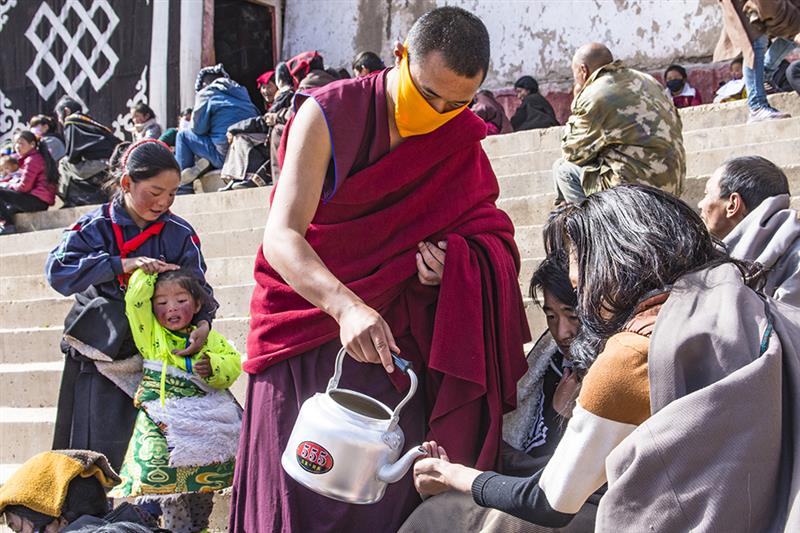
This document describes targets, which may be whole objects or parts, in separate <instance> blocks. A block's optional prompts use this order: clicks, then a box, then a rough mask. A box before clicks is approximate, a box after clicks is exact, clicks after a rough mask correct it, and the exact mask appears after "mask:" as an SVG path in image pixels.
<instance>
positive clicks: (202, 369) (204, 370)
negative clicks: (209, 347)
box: [194, 355, 213, 379]
mask: <svg viewBox="0 0 800 533" xmlns="http://www.w3.org/2000/svg"><path fill="white" fill-rule="evenodd" d="M194 371H195V373H196V374H197V375H198V376H200V377H201V378H203V379H205V378H207V377H209V376H211V374H212V373H213V372H212V370H211V358H210V357H209V356H208V355H203V356H201V357H200V359H198V360H197V362H196V363H195V364H194Z"/></svg>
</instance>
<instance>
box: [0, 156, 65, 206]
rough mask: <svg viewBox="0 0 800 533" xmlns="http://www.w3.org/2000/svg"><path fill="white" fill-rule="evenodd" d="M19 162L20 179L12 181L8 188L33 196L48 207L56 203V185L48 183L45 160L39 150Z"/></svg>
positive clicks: (23, 157) (19, 158) (21, 158)
mask: <svg viewBox="0 0 800 533" xmlns="http://www.w3.org/2000/svg"><path fill="white" fill-rule="evenodd" d="M17 160H18V161H19V177H18V178H17V179H15V180H13V181H11V182H10V183H9V184H8V185H6V188H8V189H10V190H12V191H17V192H26V193H28V194H32V195H33V196H35V197H36V198H38V199H39V200H41V201H43V202H45V203H46V204H47V205H53V204H54V203H55V202H56V184H55V183H50V182H49V181H47V174H46V173H45V165H44V158H43V157H42V154H40V153H39V151H38V150H36V149H33V150H31V151H30V152H28V153H27V154H25V155H23V156H19V157H18V158H17Z"/></svg>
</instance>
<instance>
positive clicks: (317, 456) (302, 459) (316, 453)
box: [296, 440, 333, 474]
mask: <svg viewBox="0 0 800 533" xmlns="http://www.w3.org/2000/svg"><path fill="white" fill-rule="evenodd" d="M296 456H297V464H299V465H300V468H302V469H303V470H305V471H306V472H310V473H312V474H325V473H326V472H330V471H331V468H333V456H332V455H331V453H330V452H329V451H328V450H326V449H325V448H323V447H322V446H320V445H319V444H317V443H316V442H311V441H310V440H304V441H303V442H301V443H300V444H299V445H298V446H297V451H296Z"/></svg>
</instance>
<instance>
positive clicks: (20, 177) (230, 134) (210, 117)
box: [0, 0, 800, 234]
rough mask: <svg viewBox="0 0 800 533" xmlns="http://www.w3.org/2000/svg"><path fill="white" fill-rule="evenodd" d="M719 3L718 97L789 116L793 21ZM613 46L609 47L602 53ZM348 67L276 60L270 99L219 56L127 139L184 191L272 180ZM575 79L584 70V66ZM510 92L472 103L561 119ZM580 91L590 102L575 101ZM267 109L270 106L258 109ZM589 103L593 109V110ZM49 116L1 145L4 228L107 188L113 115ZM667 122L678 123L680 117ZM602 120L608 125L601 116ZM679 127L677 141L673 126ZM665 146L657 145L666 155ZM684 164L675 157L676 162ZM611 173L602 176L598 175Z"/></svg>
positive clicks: (799, 84) (591, 186)
mask: <svg viewBox="0 0 800 533" xmlns="http://www.w3.org/2000/svg"><path fill="white" fill-rule="evenodd" d="M721 3H722V6H723V13H724V21H725V24H724V31H723V32H722V35H721V37H720V42H719V44H718V46H717V50H716V51H715V59H717V60H724V59H730V58H731V57H732V59H731V60H730V79H728V80H727V81H725V82H720V86H719V89H718V90H717V92H716V94H715V95H714V102H730V101H734V100H739V99H747V102H748V105H749V109H750V119H749V120H750V121H760V120H769V119H778V118H784V117H787V116H788V114H786V113H783V112H780V111H778V110H775V109H773V108H772V107H770V106H769V104H768V102H767V98H766V96H767V94H768V93H772V92H778V91H792V90H795V91H797V92H798V93H799V94H800V61H795V62H793V63H791V64H790V63H788V62H787V61H786V60H785V59H784V58H785V57H786V56H787V55H788V54H789V53H790V52H791V51H792V50H793V49H794V48H795V46H796V41H795V38H794V37H793V36H792V32H794V31H795V28H794V27H793V25H796V24H797V22H796V21H794V20H793V19H792V18H791V16H790V15H787V14H785V13H784V12H783V11H781V10H780V8H779V7H776V6H774V5H771V4H769V3H768V2H767V3H766V4H765V5H764V6H761V5H760V2H749V3H747V4H742V5H740V3H738V2H736V1H733V0H723V1H722V2H721ZM754 6H755V7H754ZM611 57H612V56H611V52H610V51H609V52H608V54H607V55H606V59H608V58H611ZM611 62H612V61H610V60H609V61H606V62H605V63H604V64H602V65H591V66H592V67H593V68H592V69H591V72H592V73H593V72H594V71H596V70H597V69H599V68H600V67H605V68H604V69H603V71H604V74H605V73H607V72H608V71H610V70H611V69H612V67H610V66H608V67H606V64H607V63H611ZM572 66H573V71H574V72H573V73H574V74H576V71H575V68H578V69H580V68H581V65H575V64H574V63H573V65H572ZM584 66H589V65H584ZM351 68H352V73H353V75H354V76H355V77H356V78H361V77H366V76H369V75H371V74H373V73H375V72H380V71H382V70H384V69H385V68H386V64H385V63H384V61H383V59H381V58H380V56H378V55H377V54H376V53H374V52H370V51H365V52H362V53H360V54H358V56H356V58H355V59H354V60H353V62H352V65H351ZM577 72H580V71H577ZM626 72H627V73H629V74H631V73H634V72H636V71H633V70H631V69H627V68H624V70H623V71H621V72H620V73H618V74H616V75H615V77H617V78H618V77H620V76H622V75H623V73H626ZM637 74H639V73H637ZM602 76H603V74H601V75H599V76H598V77H602ZM349 78H351V74H350V72H348V70H347V69H345V68H339V69H337V68H331V67H329V68H325V64H324V61H323V57H322V56H321V55H320V54H319V53H318V52H314V51H312V52H304V53H301V54H299V55H297V56H295V57H293V58H291V59H289V60H287V61H286V62H282V63H279V64H278V65H276V66H275V68H274V69H273V70H269V71H267V72H264V74H262V75H261V76H259V77H258V78H257V80H256V83H257V86H258V89H259V93H260V94H261V97H262V98H263V102H255V103H254V102H252V101H251V99H250V96H249V94H248V92H247V90H246V89H245V87H243V86H242V85H240V84H239V83H237V82H236V81H234V80H232V79H231V78H230V76H229V75H228V74H227V72H226V71H225V69H224V67H223V66H222V65H221V64H218V65H213V66H210V67H206V68H203V69H202V70H201V71H200V72H199V73H198V75H197V80H196V82H195V92H196V97H195V102H194V107H193V108H187V109H186V110H183V111H181V113H180V114H179V115H178V117H177V126H176V127H171V128H168V129H164V128H163V127H162V124H161V123H160V122H159V117H156V114H155V112H154V111H153V109H152V108H150V107H149V106H148V105H147V104H146V103H144V102H138V103H136V104H135V105H133V106H132V107H131V108H130V109H129V113H130V123H129V124H128V125H126V127H125V132H126V135H127V136H128V137H129V139H125V140H126V141H127V140H129V141H131V142H136V141H139V140H142V139H160V140H161V141H163V142H165V143H166V144H167V145H169V146H170V147H171V148H172V149H173V151H174V152H175V156H176V158H177V160H178V164H179V165H180V168H181V187H180V188H179V190H178V194H193V193H194V192H195V189H196V187H195V182H196V181H197V180H198V179H199V178H201V177H202V176H204V175H205V174H206V173H208V172H210V171H213V170H217V171H219V172H220V177H221V179H222V180H223V181H224V182H226V183H227V184H226V185H225V187H223V188H222V190H225V191H227V190H239V189H248V188H254V187H262V186H267V185H271V184H272V183H274V182H275V181H276V180H277V178H278V176H279V174H280V157H279V155H278V153H279V148H280V143H281V139H282V136H283V131H284V129H285V127H286V124H287V122H288V121H289V119H290V118H291V116H292V115H293V113H294V106H293V98H294V95H295V93H296V92H298V91H300V92H303V91H307V90H309V89H312V88H318V87H322V86H324V85H326V84H328V83H331V82H333V81H336V80H339V79H349ZM575 79H576V80H578V77H577V76H576V78H575ZM641 79H642V80H643V82H642V83H644V84H645V85H646V86H647V87H648V93H649V94H650V100H652V101H656V100H660V99H659V98H658V97H657V96H656V95H655V92H656V90H657V89H660V90H662V91H663V93H664V94H665V95H666V97H667V100H671V101H672V103H673V104H674V107H675V108H683V107H691V106H696V105H700V104H702V103H703V98H702V96H701V94H700V91H698V90H697V89H696V88H695V87H693V86H692V84H691V83H690V79H689V72H688V71H687V69H686V68H684V67H683V66H681V65H679V64H673V65H670V66H669V67H667V68H666V70H665V71H664V73H663V84H664V85H663V87H661V86H657V85H656V83H658V82H656V83H654V80H653V79H652V78H651V77H649V76H647V75H643V74H642V76H641ZM586 81H588V80H584V81H583V82H581V83H577V84H576V85H575V86H574V100H573V104H572V107H571V110H570V111H571V117H570V124H571V126H575V125H576V124H577V122H578V121H579V120H580V118H581V117H584V116H586V106H587V105H589V106H591V105H592V104H593V102H594V100H596V99H597V97H596V96H594V97H590V96H589V95H588V94H587V95H583V96H582V97H581V96H580V95H579V93H581V92H582V91H581V89H582V88H583V86H584V85H588V84H587V83H586ZM600 85H603V83H594V87H593V88H592V89H589V90H587V91H586V92H587V93H594V92H596V91H598V90H599V88H598V87H599V86H600ZM610 85H611V90H612V91H617V92H619V95H620V96H622V92H621V91H619V90H618V89H619V87H620V86H621V84H620V83H613V84H610ZM514 92H515V95H516V97H517V99H518V101H519V104H518V106H517V107H516V109H515V110H514V111H513V113H512V114H511V116H509V115H508V114H507V113H506V109H505V108H504V107H503V105H502V104H501V103H500V102H499V101H498V99H497V98H496V96H495V94H494V93H493V92H492V91H489V90H487V89H480V90H478V91H477V92H476V93H475V95H474V96H473V98H472V100H471V101H470V104H469V107H470V108H471V109H472V111H473V112H474V113H475V114H477V115H478V116H479V117H480V118H482V119H483V120H484V122H485V124H486V127H487V134H488V135H497V134H505V133H510V132H512V131H524V130H531V129H539V128H549V127H553V126H557V125H559V120H558V118H557V117H556V113H555V111H554V109H553V107H552V105H551V104H550V102H548V100H547V98H546V97H545V96H544V95H543V94H541V93H540V91H539V83H538V82H537V80H536V79H535V78H533V77H532V76H529V75H525V76H522V77H520V78H519V79H518V80H517V81H516V82H515V83H514ZM579 100H584V102H583V103H580V102H579ZM587 100H588V101H587ZM606 107H607V106H606ZM260 109H263V110H264V111H265V112H264V113H262V112H261V110H260ZM593 114H595V115H596V114H597V113H596V111H593ZM54 116H56V117H57V120H56V118H54V117H50V116H48V115H36V116H34V117H32V118H31V119H30V120H29V122H28V129H27V130H25V131H29V132H31V133H33V134H34V135H35V136H36V137H37V139H38V140H37V141H36V146H35V147H34V149H33V151H31V152H30V156H28V157H26V156H25V154H26V153H27V152H24V153H23V152H22V151H20V150H24V149H25V148H24V147H23V146H18V145H17V144H16V142H15V143H12V145H11V146H9V147H7V148H6V149H5V150H4V155H3V157H4V160H3V161H4V163H3V164H0V217H2V218H0V234H9V233H14V232H15V231H16V227H15V226H14V222H13V216H14V214H16V213H22V212H30V211H40V210H45V209H47V208H49V207H50V206H52V205H54V203H55V198H56V196H58V197H59V198H61V200H62V202H63V205H64V206H65V207H72V206H78V205H90V204H98V203H101V202H103V201H105V200H107V199H108V194H107V189H108V188H109V187H108V184H109V180H110V181H112V182H113V178H112V177H111V172H110V166H109V164H108V162H109V157H110V155H111V153H112V152H113V149H114V146H116V145H117V144H118V143H120V142H122V141H123V139H119V138H117V137H115V136H114V135H113V134H112V132H111V130H110V129H109V128H108V127H106V126H105V125H103V124H101V123H99V122H98V121H97V120H95V119H94V118H93V117H91V116H90V115H88V114H87V113H86V112H85V110H84V109H83V106H82V105H81V104H79V103H78V102H77V101H75V100H74V99H72V98H69V97H64V98H62V99H61V100H60V101H59V102H58V103H57V105H56V108H55V110H54ZM594 118H595V117H588V116H587V120H586V122H592V123H594ZM581 126H584V127H585V125H581ZM604 126H609V125H604ZM612 127H613V126H612ZM671 128H672V129H673V130H675V127H674V125H673V126H671ZM679 128H680V126H679V125H678V129H679ZM598 131H602V128H601V129H599V130H598ZM19 133H22V132H19ZM585 133H586V135H584V132H581V133H577V134H574V135H573V136H575V135H577V136H591V133H590V132H585ZM674 133H675V132H674V131H673V134H672V135H671V137H672V139H671V140H670V142H674V140H675V138H676V136H675V135H674ZM28 137H30V135H28ZM15 140H16V139H15ZM629 140H630V139H629ZM39 141H41V143H42V145H43V146H44V147H45V148H46V149H47V151H48V152H49V156H50V158H51V159H52V160H53V161H56V162H57V163H58V174H57V175H56V174H53V173H45V172H43V171H42V170H41V169H42V168H44V166H43V165H42V164H40V163H39V157H38V156H37V155H36V154H39V155H41V154H42V150H41V149H40V148H39ZM28 142H30V141H28ZM608 144H612V143H608ZM623 144H625V143H624V142H623ZM569 152H570V150H569V149H565V155H567V154H568V153H569ZM670 155H671V154H670V153H668V150H666V149H665V148H664V147H662V154H660V156H659V159H660V160H663V156H667V157H668V156H670ZM65 156H66V157H65ZM587 156H588V157H591V154H570V155H568V156H567V157H565V161H566V163H564V162H561V163H557V164H556V167H557V169H555V170H554V173H555V174H556V179H557V181H561V183H562V185H561V186H559V188H558V195H559V199H562V198H564V190H563V189H569V188H570V186H569V184H568V182H569V181H570V180H572V181H573V182H574V181H575V179H577V178H576V176H579V173H582V172H583V171H584V170H586V169H585V167H587V166H589V167H591V166H592V165H585V164H583V162H582V161H585V160H586V157H587ZM42 157H46V155H44V156H42ZM623 157H624V156H623ZM26 161H27V163H26ZM623 164H624V163H622V162H620V163H619V165H623ZM654 164H655V166H658V167H660V166H661V165H660V163H659V162H658V161H653V162H651V163H649V164H648V165H647V166H648V167H649V168H648V169H646V170H652V169H653V168H654ZM578 167H581V168H580V169H579V168H578ZM595 167H596V168H594V169H591V170H590V171H589V175H587V176H586V181H587V183H586V185H585V187H584V189H585V191H589V192H591V191H592V190H595V189H596V184H595V182H597V180H598V179H601V180H602V179H605V180H609V179H610V180H612V181H613V180H615V179H617V178H610V177H609V176H611V174H609V173H608V172H610V171H608V169H607V168H605V169H604V168H602V167H601V166H600V165H595ZM48 168H49V167H48ZM615 170H618V169H615ZM629 170H630V169H629ZM641 170H642V171H644V170H645V169H641ZM680 171H681V170H680V169H678V170H677V173H680ZM604 173H606V176H605V178H603V177H601V176H597V175H596V174H600V175H602V174H604ZM629 173H630V172H629ZM639 173H640V174H641V172H639ZM580 175H582V174H580ZM616 175H617V177H618V178H620V179H619V181H623V182H627V181H637V180H630V179H628V178H629V176H628V175H626V174H625V172H623V173H622V174H621V175H620V174H619V173H617V174H616ZM665 180H674V176H670V177H664V176H661V177H656V178H655V179H654V180H653V182H652V184H654V185H656V186H659V187H661V188H664V183H665ZM676 185H680V184H677V183H676ZM54 189H55V191H54V192H53V190H54ZM665 190H669V191H670V192H673V193H676V194H678V193H680V188H679V187H675V186H673V187H672V188H671V189H665ZM567 196H568V197H570V198H572V199H575V198H580V197H581V193H580V192H576V191H572V192H569V191H568V192H567Z"/></svg>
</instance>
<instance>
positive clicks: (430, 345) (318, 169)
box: [230, 7, 529, 533]
mask: <svg viewBox="0 0 800 533" xmlns="http://www.w3.org/2000/svg"><path fill="white" fill-rule="evenodd" d="M394 57H395V68H392V69H387V70H384V71H382V72H380V73H376V74H373V75H372V76H366V77H362V78H358V79H351V80H340V81H338V82H335V83H332V84H329V85H326V86H325V87H320V88H317V89H310V90H308V91H304V92H298V93H297V95H296V97H295V100H294V105H295V106H296V109H297V111H296V114H295V115H294V117H293V118H292V120H291V122H289V123H288V124H287V126H286V130H285V132H284V134H283V137H282V145H281V151H280V153H281V155H280V157H281V158H282V162H283V165H282V169H281V175H280V179H279V180H278V182H277V185H276V186H275V191H274V196H273V201H272V205H271V208H270V211H269V217H268V219H267V224H266V229H265V231H264V239H263V243H262V247H261V249H260V250H259V252H258V254H257V256H256V266H255V282H256V288H255V290H254V293H253V298H252V300H251V304H250V335H249V337H248V339H247V356H248V360H247V362H246V363H245V364H244V369H245V371H247V372H248V373H249V374H250V380H249V382H248V391H247V403H246V407H245V414H244V420H243V426H242V438H241V440H240V447H239V454H238V456H237V463H236V474H235V481H234V488H233V500H232V511H231V523H230V530H231V531H250V532H255V531H270V532H282V531H283V532H287V533H288V532H291V531H303V532H305V531H309V532H312V531H397V529H398V528H399V527H400V525H401V524H402V523H403V521H404V520H405V518H406V517H407V516H408V515H409V514H410V513H411V511H412V510H413V509H414V507H415V506H416V505H418V504H419V503H420V499H419V496H418V494H417V493H416V491H415V490H414V487H413V484H412V482H411V476H405V477H404V478H403V479H401V480H400V481H398V482H397V483H393V484H391V485H390V486H389V487H388V488H387V490H386V494H385V497H384V498H383V500H381V501H380V502H378V503H374V504H372V505H355V504H348V503H344V502H339V501H334V500H333V499H330V498H326V497H324V496H321V495H318V494H316V493H314V492H312V491H310V490H308V489H307V488H305V487H303V486H301V485H300V484H299V483H297V482H296V481H295V480H294V479H292V478H291V477H289V476H288V475H287V474H286V472H285V471H284V470H283V469H282V468H281V455H282V454H283V453H284V450H285V449H286V448H287V443H288V441H289V436H290V434H291V431H292V428H293V426H294V424H295V420H296V419H297V415H298V412H299V410H300V406H301V405H302V403H303V402H304V401H305V400H306V399H307V398H309V397H310V396H312V395H313V394H315V393H317V392H320V391H323V390H325V387H326V384H327V382H328V380H329V379H330V376H331V375H332V374H333V372H334V361H335V359H336V356H337V353H338V352H339V349H340V348H341V347H342V346H344V347H345V348H346V349H347V352H348V353H349V354H350V356H351V357H352V358H353V359H355V361H352V360H350V358H348V360H347V361H346V363H345V368H344V373H343V387H347V388H352V389H356V390H358V391H359V392H361V393H363V394H366V395H368V396H370V397H372V398H375V399H377V400H379V401H381V402H383V403H385V404H386V405H390V406H395V405H397V403H398V402H399V401H400V400H401V398H402V397H403V396H404V394H405V392H406V391H405V389H406V388H407V386H408V381H407V379H406V377H405V376H403V375H402V374H401V372H399V371H397V370H396V369H395V366H394V363H393V359H392V355H391V353H390V352H395V353H399V354H400V356H401V357H403V358H405V359H407V360H410V361H411V362H412V364H413V367H414V370H415V371H416V373H417V375H419V376H420V377H421V380H422V382H423V386H421V387H420V388H419V390H418V391H417V393H416V394H415V395H414V397H413V398H412V399H411V400H410V402H409V403H408V404H407V405H405V407H404V408H403V414H402V417H401V418H400V426H401V427H402V429H403V431H404V433H405V441H406V442H407V443H409V444H412V443H419V442H421V440H422V439H423V438H424V436H425V435H426V434H427V435H430V436H433V435H436V436H437V438H440V439H444V440H446V441H448V442H449V444H448V446H450V447H451V448H448V450H450V452H451V454H453V455H456V456H458V457H460V458H461V459H462V460H463V461H465V462H466V463H468V464H483V465H494V464H496V463H497V461H498V458H499V452H500V444H501V442H502V419H503V412H504V411H506V410H508V409H510V408H511V407H513V403H514V397H515V393H516V383H517V380H518V379H519V378H520V377H521V376H522V374H524V372H525V371H526V369H527V366H526V364H525V358H524V353H523V349H522V344H523V342H524V341H523V339H525V338H528V337H529V334H528V331H527V323H526V321H525V315H524V311H523V307H522V301H521V295H520V291H519V285H518V282H517V275H518V265H519V263H518V252H517V249H516V246H515V244H514V240H513V226H512V224H511V221H510V219H509V218H508V216H507V215H505V214H504V213H503V212H502V211H500V210H499V209H498V208H497V207H496V206H495V200H496V198H497V196H498V193H499V188H498V184H497V178H496V177H495V175H494V173H493V172H492V169H491V165H490V164H489V160H488V159H487V157H486V154H485V153H484V152H483V149H482V148H481V144H480V141H481V139H482V138H483V137H485V135H486V126H485V125H484V123H483V121H482V120H481V119H479V118H478V117H477V116H475V114H474V113H472V112H471V111H469V110H467V106H468V105H469V103H470V102H471V101H472V98H473V96H474V95H475V93H476V91H477V90H478V88H479V87H480V84H481V83H482V82H483V79H484V78H485V76H486V73H487V71H488V68H489V34H488V32H487V30H486V27H485V26H484V24H483V23H482V22H481V21H480V19H478V18H477V17H475V16H474V15H472V14H471V13H469V12H467V11H465V10H463V9H460V8H457V7H442V8H438V9H434V10H433V11H430V12H429V13H426V14H425V15H423V16H422V17H420V19H419V20H417V21H416V22H415V23H414V26H413V27H412V28H411V30H410V32H409V34H408V39H407V41H406V44H400V43H397V44H396V46H395V49H394ZM445 250H446V255H447V259H446V261H445ZM344 381H347V382H348V383H346V384H345V383H344ZM286 453H287V454H288V455H287V456H286V457H290V458H291V460H292V461H297V460H302V456H301V455H298V454H300V453H301V452H299V451H297V449H289V450H288V451H286ZM332 465H337V466H332ZM349 467H351V465H350V464H348V463H347V457H345V456H338V455H337V456H336V457H332V462H331V468H339V469H344V470H345V471H347V469H348V468H349Z"/></svg>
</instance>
